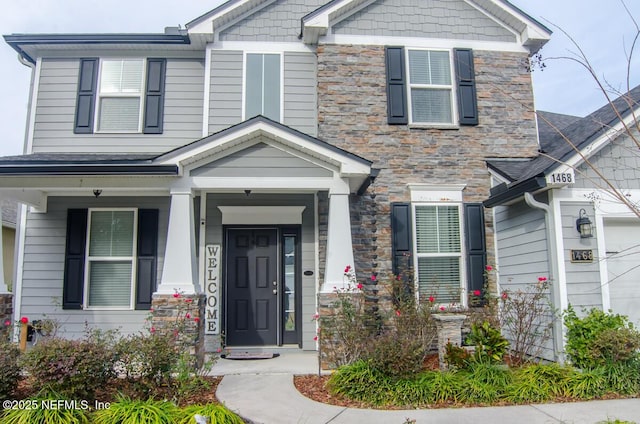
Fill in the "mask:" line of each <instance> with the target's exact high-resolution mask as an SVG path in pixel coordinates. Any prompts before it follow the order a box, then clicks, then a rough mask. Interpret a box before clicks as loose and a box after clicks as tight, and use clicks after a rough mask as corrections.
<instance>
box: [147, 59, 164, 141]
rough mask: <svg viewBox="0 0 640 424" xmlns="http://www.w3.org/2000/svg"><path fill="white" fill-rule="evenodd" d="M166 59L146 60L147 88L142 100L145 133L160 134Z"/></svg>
mask: <svg viewBox="0 0 640 424" xmlns="http://www.w3.org/2000/svg"><path fill="white" fill-rule="evenodd" d="M166 69H167V60H166V59H148V60H147V88H146V90H145V101H144V129H143V132H144V133H145V134H162V121H163V120H164V84H165V73H166Z"/></svg>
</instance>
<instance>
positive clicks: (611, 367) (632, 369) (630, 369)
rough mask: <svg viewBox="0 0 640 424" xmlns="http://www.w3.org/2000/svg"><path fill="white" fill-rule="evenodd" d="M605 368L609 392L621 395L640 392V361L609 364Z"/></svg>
mask: <svg viewBox="0 0 640 424" xmlns="http://www.w3.org/2000/svg"><path fill="white" fill-rule="evenodd" d="M603 368H604V374H605V385H606V388H607V390H608V391H609V392H611V393H617V394H621V395H637V394H638V393H639V392H640V369H639V368H640V364H639V363H638V361H626V362H619V363H613V364H607V365H605V366H604V367H603Z"/></svg>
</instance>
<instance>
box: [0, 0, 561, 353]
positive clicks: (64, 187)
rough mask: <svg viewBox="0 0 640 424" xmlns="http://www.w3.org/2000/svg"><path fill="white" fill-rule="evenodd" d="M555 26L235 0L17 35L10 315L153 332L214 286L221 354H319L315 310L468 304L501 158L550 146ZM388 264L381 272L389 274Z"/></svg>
mask: <svg viewBox="0 0 640 424" xmlns="http://www.w3.org/2000/svg"><path fill="white" fill-rule="evenodd" d="M549 36H550V31H549V30H548V29H546V28H545V27H544V26H542V25H541V24H540V23H538V22H536V21H535V20H534V19H532V18H531V17H529V16H528V15H526V14H525V13H524V12H522V11H521V10H519V9H517V8H516V7H514V6H513V5H511V4H510V3H509V2H507V1H504V0H428V1H425V0H421V1H415V0H366V1H365V0H333V1H327V0H230V1H228V2H227V3H225V4H223V5H222V6H220V7H218V8H216V9H214V10H212V11H210V12H207V13H205V14H204V15H202V16H200V17H198V18H196V19H194V20H193V21H191V22H189V23H188V24H187V25H186V29H177V28H169V29H167V30H165V32H164V33H161V34H13V35H7V36H5V40H6V42H7V43H8V44H9V45H10V46H11V47H13V48H14V49H15V50H16V51H17V52H19V54H20V55H21V57H22V58H23V60H24V62H26V63H29V64H30V66H31V68H32V80H33V83H32V89H31V105H30V113H29V117H28V126H27V127H28V129H27V137H26V138H27V144H26V154H25V155H22V156H15V157H5V158H1V159H0V174H1V175H2V178H0V194H1V195H2V196H5V197H11V198H14V199H16V200H18V201H19V202H21V203H22V204H24V205H26V206H27V207H25V208H22V213H21V214H20V216H19V223H20V228H21V229H22V231H20V234H19V237H18V239H19V240H18V246H19V247H18V256H19V259H18V266H17V278H16V282H15V290H14V293H15V312H14V314H15V316H16V317H20V316H28V317H29V318H30V319H35V318H38V317H40V316H42V315H43V314H46V315H47V317H49V318H55V319H57V320H59V321H60V323H61V325H62V329H61V331H62V332H63V334H66V335H68V336H70V337H73V336H77V335H79V334H80V333H81V332H82V329H83V326H84V324H85V322H86V323H88V324H89V325H91V326H101V327H105V328H109V327H121V328H122V329H123V331H125V332H134V331H138V330H140V329H141V328H142V327H143V323H144V319H145V317H146V316H147V314H148V313H149V309H150V306H151V303H152V299H153V298H154V297H158V296H171V295H172V294H173V293H175V292H176V291H178V292H181V293H185V294H193V293H200V292H204V293H206V295H207V300H206V308H207V311H206V320H204V321H206V322H204V323H203V324H204V325H205V332H206V342H207V345H208V346H209V347H210V348H211V347H214V346H217V345H218V344H219V343H220V342H221V337H222V336H224V339H223V340H222V342H223V343H224V344H225V345H226V346H228V347H231V348H233V347H237V346H242V347H247V346H254V347H264V346H268V347H274V346H289V347H294V348H300V349H305V350H314V349H316V342H315V341H314V336H315V335H316V327H315V326H316V323H315V322H314V321H312V319H311V317H312V316H313V315H314V313H315V311H316V308H317V303H318V302H319V299H322V297H323V295H325V294H330V293H332V292H333V291H334V290H336V289H339V288H341V287H343V286H344V284H345V278H344V269H345V267H346V266H347V265H350V266H352V267H353V268H355V270H356V272H357V275H358V278H359V280H360V281H361V282H363V283H365V284H364V288H363V290H364V291H365V293H366V294H368V295H371V296H374V295H375V293H376V292H377V291H378V290H377V289H378V287H377V286H378V285H379V284H384V283H385V282H386V281H387V277H388V276H390V275H391V273H394V272H395V273H397V272H401V271H403V270H406V269H411V270H413V271H414V272H413V275H414V276H415V281H414V282H412V283H414V284H415V291H416V293H417V294H419V295H434V296H435V297H436V298H437V302H438V303H441V304H444V305H450V304H457V305H460V304H463V305H464V304H466V302H467V297H468V294H469V293H470V291H475V290H482V289H483V287H484V266H485V263H487V260H489V261H493V260H494V256H495V254H494V250H495V249H494V236H493V226H492V219H491V215H490V214H489V212H486V211H485V210H484V208H483V207H482V203H481V202H482V201H483V200H485V199H486V198H487V197H488V196H489V190H490V187H491V178H490V175H489V171H488V169H487V165H486V163H485V160H487V159H490V158H494V159H495V158H505V157H510V158H512V157H515V158H532V157H534V156H535V155H536V153H537V149H538V144H537V131H536V121H535V115H534V106H533V94H532V84H531V77H530V74H529V72H528V71H527V66H526V65H527V61H528V58H529V57H530V55H531V54H533V53H535V52H536V51H537V50H538V49H539V48H540V47H541V46H542V45H543V44H544V43H545V42H546V41H547V40H548V39H549ZM372 276H375V278H373V277H372Z"/></svg>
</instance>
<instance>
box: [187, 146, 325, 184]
mask: <svg viewBox="0 0 640 424" xmlns="http://www.w3.org/2000/svg"><path fill="white" fill-rule="evenodd" d="M331 175H333V174H332V172H331V171H329V170H327V169H325V168H321V167H319V166H316V165H314V164H311V163H309V162H308V161H306V160H304V159H300V158H298V157H295V156H293V155H290V154H289V153H286V152H283V151H282V150H279V149H276V148H275V147H271V146H268V145H267V144H265V143H258V144H256V145H253V146H251V147H248V148H246V149H244V150H241V151H239V152H237V153H234V154H231V155H229V156H227V157H225V158H222V159H220V160H217V161H215V162H212V163H209V164H207V165H205V166H202V167H200V168H196V169H194V170H193V171H191V176H194V177H196V176H202V177H330V176H331Z"/></svg>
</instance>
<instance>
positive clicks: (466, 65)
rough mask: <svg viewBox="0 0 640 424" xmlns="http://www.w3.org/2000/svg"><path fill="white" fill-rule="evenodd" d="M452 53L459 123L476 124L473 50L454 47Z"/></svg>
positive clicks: (476, 106)
mask: <svg viewBox="0 0 640 424" xmlns="http://www.w3.org/2000/svg"><path fill="white" fill-rule="evenodd" d="M454 53H455V66H456V80H457V85H458V114H459V115H460V125H478V103H477V100H476V76H475V71H474V69H473V50H471V49H455V51H454Z"/></svg>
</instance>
